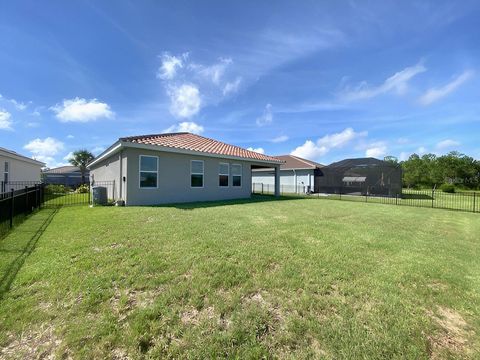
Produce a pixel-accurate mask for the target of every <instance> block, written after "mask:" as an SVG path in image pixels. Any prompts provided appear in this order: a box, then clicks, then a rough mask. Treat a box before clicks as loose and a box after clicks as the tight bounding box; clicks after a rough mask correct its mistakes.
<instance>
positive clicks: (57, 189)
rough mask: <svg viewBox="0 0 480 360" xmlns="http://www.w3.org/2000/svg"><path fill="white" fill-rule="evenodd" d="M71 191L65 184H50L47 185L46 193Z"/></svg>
mask: <svg viewBox="0 0 480 360" xmlns="http://www.w3.org/2000/svg"><path fill="white" fill-rule="evenodd" d="M68 191H69V189H68V188H67V187H65V186H64V185H55V184H50V185H47V186H45V194H66V193H67V192H68Z"/></svg>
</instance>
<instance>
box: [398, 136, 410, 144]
mask: <svg viewBox="0 0 480 360" xmlns="http://www.w3.org/2000/svg"><path fill="white" fill-rule="evenodd" d="M409 142H410V140H409V139H407V138H404V137H400V138H398V139H397V143H398V144H408V143H409Z"/></svg>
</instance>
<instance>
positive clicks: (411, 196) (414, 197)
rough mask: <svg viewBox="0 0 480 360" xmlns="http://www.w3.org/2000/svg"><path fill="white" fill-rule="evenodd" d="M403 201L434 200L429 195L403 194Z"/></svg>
mask: <svg viewBox="0 0 480 360" xmlns="http://www.w3.org/2000/svg"><path fill="white" fill-rule="evenodd" d="M402 199H412V200H432V196H431V195H428V194H405V193H404V194H402Z"/></svg>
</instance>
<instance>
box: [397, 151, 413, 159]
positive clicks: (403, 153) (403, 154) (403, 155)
mask: <svg viewBox="0 0 480 360" xmlns="http://www.w3.org/2000/svg"><path fill="white" fill-rule="evenodd" d="M409 157H410V154H409V153H407V152H405V151H402V152H401V153H400V155H399V157H398V160H400V161H405V160H408V158H409Z"/></svg>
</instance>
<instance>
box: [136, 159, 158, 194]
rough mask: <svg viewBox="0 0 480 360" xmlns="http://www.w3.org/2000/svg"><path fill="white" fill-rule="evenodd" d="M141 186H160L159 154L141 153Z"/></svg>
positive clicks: (146, 187)
mask: <svg viewBox="0 0 480 360" xmlns="http://www.w3.org/2000/svg"><path fill="white" fill-rule="evenodd" d="M138 161H139V166H138V169H139V187H140V188H142V189H153V188H156V187H157V186H158V156H149V155H140V157H139V160H138Z"/></svg>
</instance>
